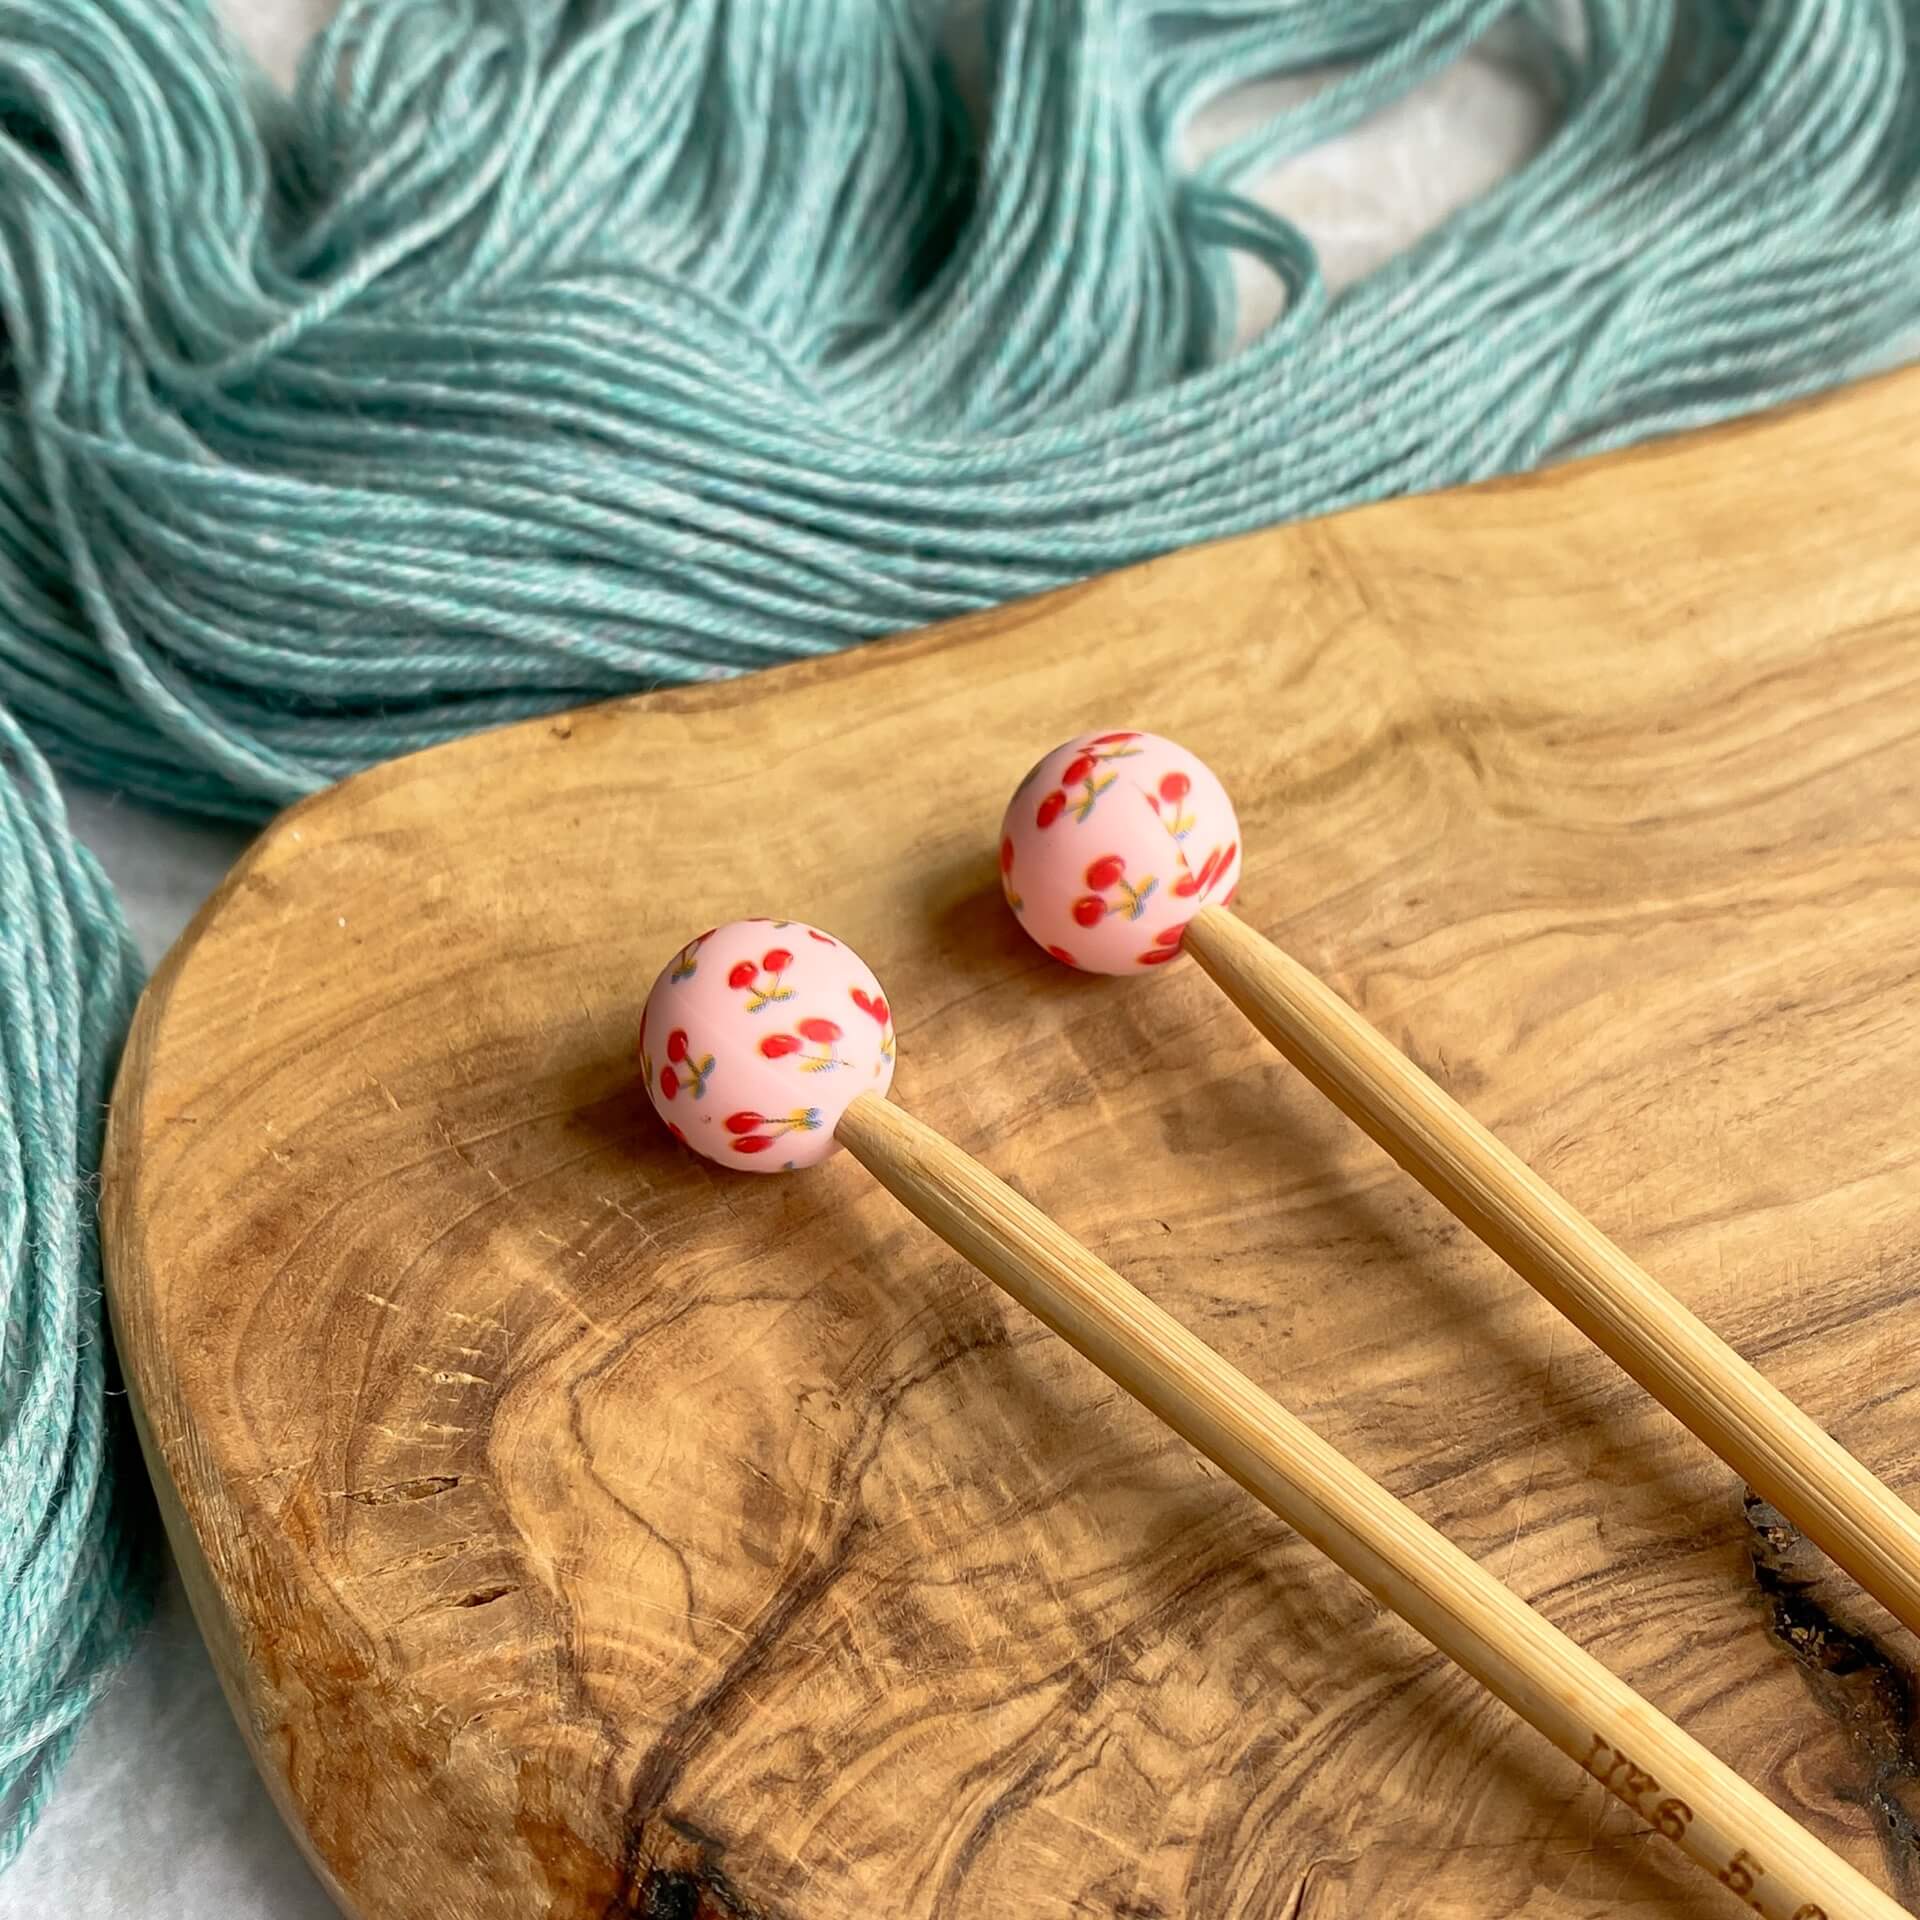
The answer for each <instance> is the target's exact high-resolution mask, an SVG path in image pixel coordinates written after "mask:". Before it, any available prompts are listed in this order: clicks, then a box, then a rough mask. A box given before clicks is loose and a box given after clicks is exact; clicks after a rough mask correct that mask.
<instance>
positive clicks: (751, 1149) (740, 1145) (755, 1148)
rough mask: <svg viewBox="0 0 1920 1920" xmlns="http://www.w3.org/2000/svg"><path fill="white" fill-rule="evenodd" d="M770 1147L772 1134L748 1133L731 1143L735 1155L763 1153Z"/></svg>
mask: <svg viewBox="0 0 1920 1920" xmlns="http://www.w3.org/2000/svg"><path fill="white" fill-rule="evenodd" d="M772 1145H773V1135H772V1134H770V1133H749V1134H744V1135H742V1136H741V1138H740V1139H738V1140H736V1141H735V1142H734V1143H733V1150H734V1152H735V1153H765V1152H766V1150H767V1149H768V1148H769V1147H770V1146H772Z"/></svg>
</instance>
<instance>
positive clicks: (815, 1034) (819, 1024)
mask: <svg viewBox="0 0 1920 1920" xmlns="http://www.w3.org/2000/svg"><path fill="white" fill-rule="evenodd" d="M800 1032H801V1034H802V1035H803V1037H805V1038H806V1039H808V1040H817V1041H818V1042H819V1043H820V1045H821V1046H823V1047H830V1046H832V1044H833V1043H834V1042H835V1041H836V1040H838V1039H839V1038H840V1029H839V1028H838V1027H836V1026H835V1025H834V1024H833V1022H832V1021H831V1020H822V1019H821V1018H820V1017H819V1016H818V1015H817V1014H816V1015H815V1016H814V1017H813V1018H811V1019H807V1020H802V1021H801V1022H800Z"/></svg>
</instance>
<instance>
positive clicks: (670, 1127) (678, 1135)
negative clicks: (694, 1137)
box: [667, 1120, 687, 1147]
mask: <svg viewBox="0 0 1920 1920" xmlns="http://www.w3.org/2000/svg"><path fill="white" fill-rule="evenodd" d="M667 1131H668V1132H669V1133H670V1134H672V1135H673V1137H674V1138H675V1139H676V1140H678V1141H679V1142H680V1144H681V1145H682V1146H683V1147H684V1146H685V1145H686V1144H687V1136H686V1135H685V1134H684V1133H682V1132H681V1131H680V1129H679V1128H678V1127H676V1126H675V1125H674V1124H673V1122H672V1121H671V1120H669V1121H668V1122H667Z"/></svg>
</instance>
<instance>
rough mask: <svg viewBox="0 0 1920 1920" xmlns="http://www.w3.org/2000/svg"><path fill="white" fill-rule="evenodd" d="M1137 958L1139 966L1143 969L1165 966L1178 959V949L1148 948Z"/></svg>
mask: <svg viewBox="0 0 1920 1920" xmlns="http://www.w3.org/2000/svg"><path fill="white" fill-rule="evenodd" d="M1139 958H1140V964H1141V965H1142V966H1143V967H1161V966H1165V965H1166V963H1167V962H1168V961H1169V960H1178V959H1179V958H1180V949H1179V948H1178V947H1149V948H1148V949H1147V950H1146V952H1145V953H1143V954H1141V955H1140V956H1139Z"/></svg>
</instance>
